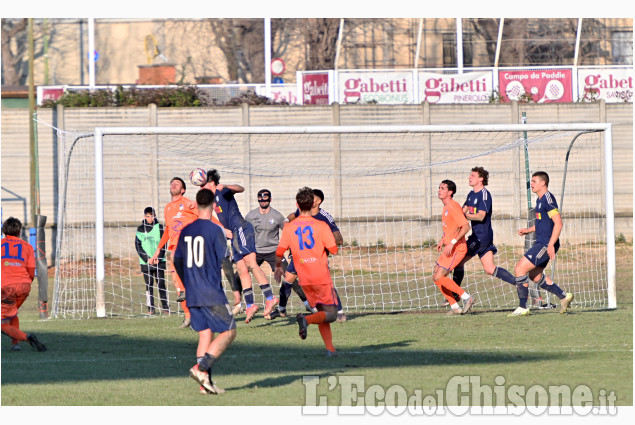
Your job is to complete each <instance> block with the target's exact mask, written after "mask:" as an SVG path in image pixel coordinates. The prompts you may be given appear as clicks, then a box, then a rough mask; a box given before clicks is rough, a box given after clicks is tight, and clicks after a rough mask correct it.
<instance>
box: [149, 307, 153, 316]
mask: <svg viewBox="0 0 635 425" xmlns="http://www.w3.org/2000/svg"><path fill="white" fill-rule="evenodd" d="M153 314H154V309H153V308H149V309H148V315H149V316H152V315H153Z"/></svg>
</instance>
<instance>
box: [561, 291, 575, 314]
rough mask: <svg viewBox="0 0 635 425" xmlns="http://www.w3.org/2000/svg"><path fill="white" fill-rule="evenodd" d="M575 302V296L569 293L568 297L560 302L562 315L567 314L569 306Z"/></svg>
mask: <svg viewBox="0 0 635 425" xmlns="http://www.w3.org/2000/svg"><path fill="white" fill-rule="evenodd" d="M571 301H573V294H571V293H567V296H566V297H564V298H563V299H561V300H560V314H565V313H566V312H567V309H568V308H569V304H571Z"/></svg>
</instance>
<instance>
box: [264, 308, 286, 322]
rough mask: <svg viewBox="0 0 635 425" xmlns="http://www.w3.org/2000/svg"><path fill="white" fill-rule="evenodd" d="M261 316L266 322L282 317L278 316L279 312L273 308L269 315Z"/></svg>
mask: <svg viewBox="0 0 635 425" xmlns="http://www.w3.org/2000/svg"><path fill="white" fill-rule="evenodd" d="M263 316H264V317H265V319H267V320H273V319H277V318H278V317H282V315H281V314H280V310H278V309H277V308H275V309H274V310H273V311H272V312H271V313H270V314H264V315H263ZM285 316H286V314H285Z"/></svg>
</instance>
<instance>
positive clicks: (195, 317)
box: [190, 304, 236, 333]
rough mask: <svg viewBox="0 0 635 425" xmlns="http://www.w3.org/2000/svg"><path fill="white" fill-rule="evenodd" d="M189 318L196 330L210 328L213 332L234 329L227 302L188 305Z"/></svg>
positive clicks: (232, 317)
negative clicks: (195, 305) (197, 305)
mask: <svg viewBox="0 0 635 425" xmlns="http://www.w3.org/2000/svg"><path fill="white" fill-rule="evenodd" d="M190 320H191V326H192V329H194V330H195V331H196V332H200V331H204V330H206V329H211V331H212V332H213V333H222V332H227V331H231V330H232V329H236V321H235V320H234V315H233V314H232V311H231V309H230V308H229V304H219V305H211V306H202V307H190Z"/></svg>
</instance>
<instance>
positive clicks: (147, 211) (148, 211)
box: [143, 207, 156, 217]
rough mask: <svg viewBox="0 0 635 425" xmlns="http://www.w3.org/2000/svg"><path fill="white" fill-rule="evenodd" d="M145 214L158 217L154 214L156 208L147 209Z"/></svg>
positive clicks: (144, 211)
mask: <svg viewBox="0 0 635 425" xmlns="http://www.w3.org/2000/svg"><path fill="white" fill-rule="evenodd" d="M143 214H144V215H145V214H152V215H153V216H155V217H156V213H155V212H154V208H152V207H146V209H145V210H143Z"/></svg>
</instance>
